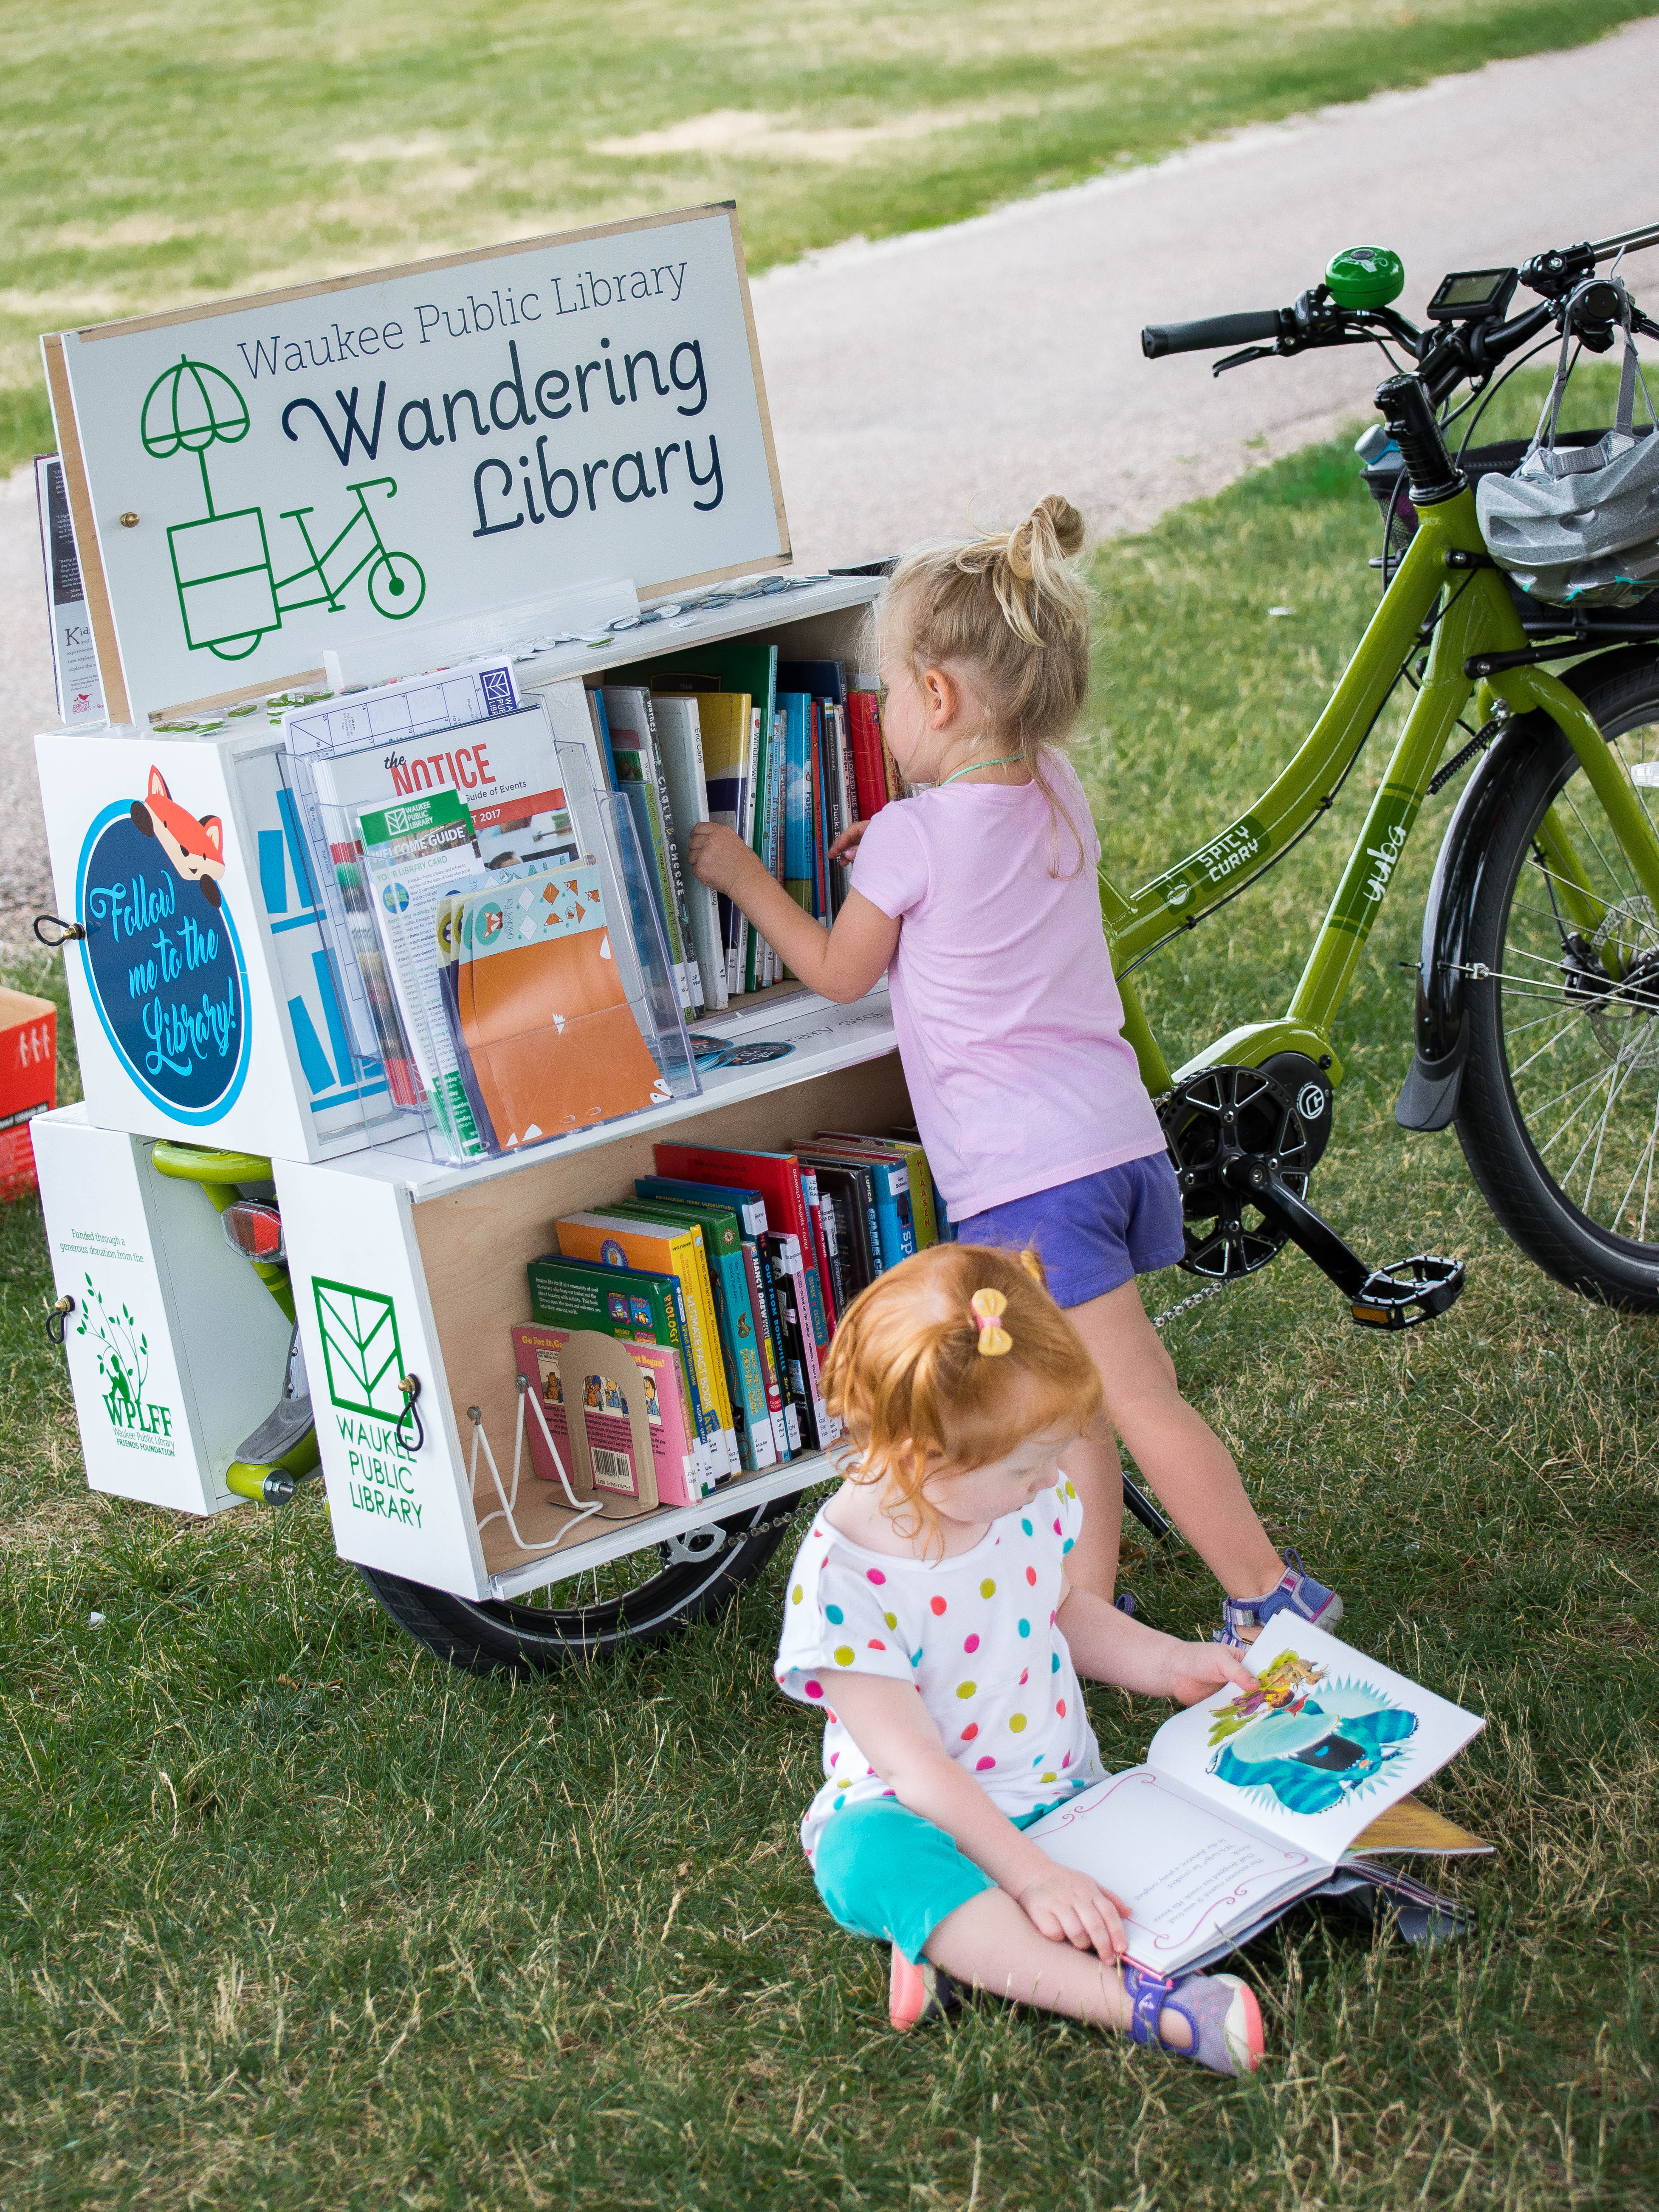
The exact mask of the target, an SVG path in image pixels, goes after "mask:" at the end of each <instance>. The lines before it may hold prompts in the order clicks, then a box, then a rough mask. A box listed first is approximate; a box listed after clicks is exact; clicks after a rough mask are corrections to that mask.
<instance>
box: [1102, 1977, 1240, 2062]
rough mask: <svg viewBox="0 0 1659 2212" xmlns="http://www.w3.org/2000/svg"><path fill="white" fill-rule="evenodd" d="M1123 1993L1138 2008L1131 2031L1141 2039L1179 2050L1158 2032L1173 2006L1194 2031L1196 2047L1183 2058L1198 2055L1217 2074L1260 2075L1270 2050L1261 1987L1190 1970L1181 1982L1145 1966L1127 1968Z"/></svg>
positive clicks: (1199, 2059) (1135, 2036)
mask: <svg viewBox="0 0 1659 2212" xmlns="http://www.w3.org/2000/svg"><path fill="white" fill-rule="evenodd" d="M1123 1994H1124V1995H1125V1996H1127V1998H1128V2000H1129V2002H1131V2004H1132V2005H1133V2007H1134V2010H1133V2013H1132V2014H1131V2015H1130V2019H1129V2033H1130V2035H1131V2036H1132V2038H1133V2039H1134V2041H1135V2042H1137V2043H1156V2044H1158V2045H1160V2046H1161V2047H1162V2048H1163V2049H1164V2050H1165V2051H1170V2050H1175V2049H1176V2046H1175V2045H1172V2044H1167V2043H1164V2039H1163V2037H1162V2036H1161V2035H1160V2034H1159V2033H1158V2015H1159V2014H1160V2013H1161V2012H1162V2011H1164V2008H1166V2007H1167V2008H1169V2010H1170V2012H1178V2013H1179V2014H1180V2015H1181V2017H1182V2020H1184V2021H1186V2023H1187V2025H1188V2027H1189V2028H1190V2029H1191V2030H1192V2035H1193V2040H1192V2045H1191V2047H1190V2049H1188V2050H1186V2051H1179V2052H1178V2053H1177V2055H1178V2056H1179V2057H1182V2058H1195V2059H1196V2060H1197V2061H1198V2063H1199V2064H1200V2066H1207V2067H1208V2068H1209V2069H1210V2071H1211V2072H1212V2074H1254V2073H1255V2069H1256V2068H1257V2067H1258V2066H1260V2064H1261V2059H1262V2054H1263V2052H1264V2051H1266V2049H1267V2037H1266V2035H1265V2034H1264V2033H1263V2032H1262V2027H1261V2006H1260V2005H1259V2004H1258V2003H1257V2002H1256V2001H1255V1990H1253V1989H1251V1987H1250V1985H1249V1983H1248V1982H1242V1981H1241V1980H1240V1979H1239V1978H1238V1976H1237V1974H1188V1975H1186V1976H1184V1977H1183V1978H1182V1979H1181V1980H1179V1981H1177V1980H1176V1978H1175V1977H1174V1976H1173V1975H1171V1976H1170V1978H1169V1979H1168V1980H1164V1979H1161V1978H1159V1977H1158V1975H1156V1974H1147V1973H1143V1972H1142V1971H1141V1970H1140V1968H1139V1966H1126V1967H1125V1968H1124V1969H1123Z"/></svg>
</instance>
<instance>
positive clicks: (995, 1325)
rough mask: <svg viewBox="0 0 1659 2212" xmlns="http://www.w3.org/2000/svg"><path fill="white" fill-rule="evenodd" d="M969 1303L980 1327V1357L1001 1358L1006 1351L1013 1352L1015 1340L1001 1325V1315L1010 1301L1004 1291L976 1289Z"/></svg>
mask: <svg viewBox="0 0 1659 2212" xmlns="http://www.w3.org/2000/svg"><path fill="white" fill-rule="evenodd" d="M968 1304H969V1310H970V1312H971V1313H972V1315H973V1316H974V1320H975V1324H976V1325H977V1327H978V1329H979V1352H980V1358H981V1359H1000V1358H1001V1357H1002V1355H1003V1353H1004V1352H1012V1350H1013V1348H1014V1340H1013V1338H1012V1336H1010V1335H1009V1334H1008V1332H1007V1330H1006V1328H1001V1327H1000V1326H999V1323H1000V1317H1001V1316H1002V1315H1004V1314H1005V1313H1006V1312H1007V1310H1008V1301H1007V1299H1006V1297H1004V1296H1003V1295H1002V1292H1001V1291H975V1292H974V1295H973V1297H971V1298H969V1301H968Z"/></svg>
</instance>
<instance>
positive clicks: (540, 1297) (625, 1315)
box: [528, 1252, 726, 1492]
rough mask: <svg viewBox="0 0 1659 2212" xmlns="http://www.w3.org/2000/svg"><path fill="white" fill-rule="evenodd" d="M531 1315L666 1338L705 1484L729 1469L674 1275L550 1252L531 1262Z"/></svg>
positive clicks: (637, 1338)
mask: <svg viewBox="0 0 1659 2212" xmlns="http://www.w3.org/2000/svg"><path fill="white" fill-rule="evenodd" d="M528 1272H529V1278H530V1311H531V1316H532V1319H533V1320H534V1321H536V1322H538V1323H540V1324H542V1325H543V1326H544V1327H547V1328H591V1329H598V1330H599V1333H600V1334H601V1335H607V1336H617V1337H627V1338H629V1339H630V1340H633V1341H634V1342H635V1343H640V1344H661V1345H666V1346H667V1347H668V1349H669V1350H670V1351H671V1352H673V1354H674V1356H675V1358H677V1359H678V1361H679V1363H680V1369H681V1372H682V1374H683V1375H684V1380H685V1401H686V1405H687V1407H688V1410H689V1412H690V1424H691V1426H690V1434H691V1437H692V1440H693V1445H694V1449H696V1451H697V1452H698V1453H700V1454H701V1455H702V1459H701V1464H702V1475H703V1487H704V1490H705V1492H707V1491H709V1490H712V1489H713V1488H714V1485H715V1483H716V1482H717V1481H719V1480H720V1478H721V1477H722V1476H723V1475H724V1474H725V1472H726V1452H725V1448H724V1446H723V1445H721V1444H720V1443H719V1441H718V1437H719V1425H718V1423H717V1421H716V1419H715V1417H714V1413H712V1412H709V1411H706V1410H705V1408H704V1406H703V1403H702V1392H701V1391H700V1390H699V1389H698V1387H697V1370H696V1363H695V1361H694V1360H693V1359H692V1357H691V1326H690V1318H689V1316H688V1315H687V1313H686V1310H685V1299H684V1293H683V1292H682V1291H681V1288H680V1284H679V1279H678V1276H675V1275H659V1274H653V1273H651V1272H650V1271H649V1270H648V1269H646V1268H642V1267H611V1266H607V1265H606V1264H605V1262H604V1261H592V1260H572V1259H569V1258H567V1257H566V1255H564V1254H563V1253H562V1252H549V1253H545V1254H544V1255H543V1256H542V1257H541V1258H540V1259H538V1260H532V1261H531V1262H530V1267H529V1271H528Z"/></svg>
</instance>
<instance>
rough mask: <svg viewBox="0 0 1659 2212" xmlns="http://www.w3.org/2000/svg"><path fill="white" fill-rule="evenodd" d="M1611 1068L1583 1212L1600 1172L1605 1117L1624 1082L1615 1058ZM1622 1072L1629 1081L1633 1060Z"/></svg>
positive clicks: (1580, 1156) (1581, 1153)
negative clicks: (1620, 1077)
mask: <svg viewBox="0 0 1659 2212" xmlns="http://www.w3.org/2000/svg"><path fill="white" fill-rule="evenodd" d="M1613 1069H1614V1080H1613V1082H1612V1083H1610V1084H1609V1085H1607V1103H1606V1105H1605V1106H1603V1107H1602V1109H1601V1121H1600V1123H1599V1125H1598V1126H1597V1128H1596V1132H1595V1153H1594V1155H1593V1157H1592V1158H1591V1160H1590V1164H1589V1180H1588V1181H1587V1182H1586V1183H1585V1185H1584V1211H1585V1212H1586V1213H1588V1212H1589V1205H1590V1198H1591V1195H1592V1194H1593V1193H1594V1191H1595V1178H1596V1176H1597V1174H1598V1173H1599V1172H1600V1170H1601V1147H1602V1146H1603V1145H1604V1144H1605V1143H1606V1142H1607V1117H1608V1115H1610V1114H1611V1113H1612V1111H1613V1102H1614V1101H1615V1100H1616V1099H1617V1097H1618V1096H1619V1093H1620V1090H1621V1089H1622V1088H1623V1087H1624V1084H1621V1083H1620V1081H1619V1080H1618V1076H1619V1073H1620V1063H1619V1062H1618V1061H1617V1060H1615V1061H1614V1062H1613ZM1623 1073H1624V1083H1628V1082H1629V1081H1630V1079H1631V1075H1632V1073H1634V1062H1631V1063H1629V1064H1628V1065H1627V1066H1626V1067H1625V1069H1624V1071H1623ZM1588 1144H1589V1138H1588V1137H1586V1139H1584V1144H1583V1145H1580V1146H1579V1147H1578V1159H1583V1157H1584V1145H1588ZM1577 1164H1578V1162H1577V1160H1575V1161H1574V1163H1573V1166H1574V1167H1576V1166H1577ZM1567 1173H1568V1176H1571V1173H1572V1169H1571V1168H1569V1169H1568V1170H1567ZM1563 1188H1565V1185H1564V1186H1563Z"/></svg>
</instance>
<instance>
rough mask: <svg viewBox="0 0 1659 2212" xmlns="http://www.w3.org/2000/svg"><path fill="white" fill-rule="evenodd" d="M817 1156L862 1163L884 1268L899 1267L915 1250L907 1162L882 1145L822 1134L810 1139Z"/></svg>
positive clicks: (859, 1139)
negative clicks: (872, 1196) (868, 1173)
mask: <svg viewBox="0 0 1659 2212" xmlns="http://www.w3.org/2000/svg"><path fill="white" fill-rule="evenodd" d="M811 1146H812V1150H813V1152H814V1153H815V1154H817V1155H818V1156H820V1157H822V1156H823V1155H826V1154H827V1155H828V1156H829V1158H832V1159H846V1160H860V1161H862V1162H863V1163H864V1164H865V1165H866V1166H867V1167H868V1168H869V1169H870V1170H872V1174H871V1184H872V1189H873V1191H874V1194H875V1201H876V1228H877V1232H878V1236H879V1238H880V1242H881V1264H882V1266H883V1267H884V1268H886V1267H897V1266H898V1264H899V1262H900V1261H902V1260H908V1258H909V1257H910V1255H911V1254H912V1253H913V1252H914V1251H915V1249H916V1231H915V1217H914V1216H913V1214H912V1212H911V1210H910V1176H909V1170H908V1168H907V1166H906V1164H905V1162H904V1160H903V1159H902V1158H896V1157H895V1155H894V1154H893V1153H892V1152H890V1151H888V1150H887V1149H886V1148H884V1146H881V1145H879V1144H874V1143H871V1142H869V1141H868V1140H866V1139H863V1138H860V1137H842V1136H837V1135H835V1134H834V1133H830V1132H828V1131H823V1130H820V1131H819V1132H818V1133H817V1135H815V1136H814V1137H813V1138H812V1139H811Z"/></svg>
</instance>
